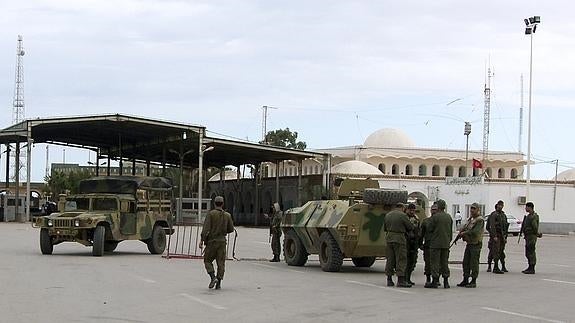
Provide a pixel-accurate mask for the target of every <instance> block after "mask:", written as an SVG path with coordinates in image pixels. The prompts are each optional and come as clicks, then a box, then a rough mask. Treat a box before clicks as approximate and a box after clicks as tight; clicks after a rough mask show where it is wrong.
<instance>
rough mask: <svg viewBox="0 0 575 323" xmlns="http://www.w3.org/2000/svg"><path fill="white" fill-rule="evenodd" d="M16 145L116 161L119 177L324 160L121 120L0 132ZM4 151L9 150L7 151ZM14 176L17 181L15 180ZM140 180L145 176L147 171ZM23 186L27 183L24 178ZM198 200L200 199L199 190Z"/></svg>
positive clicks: (35, 123)
mask: <svg viewBox="0 0 575 323" xmlns="http://www.w3.org/2000/svg"><path fill="white" fill-rule="evenodd" d="M22 143H26V144H27V149H28V154H27V156H28V157H29V156H30V155H31V154H30V148H31V146H32V144H33V143H48V144H57V145H65V146H71V147H77V148H84V149H89V150H92V151H95V152H96V154H97V158H98V159H101V158H108V159H109V160H110V159H112V160H117V161H118V162H119V163H120V172H121V171H122V169H123V167H122V163H123V162H126V161H128V162H132V163H136V162H142V163H146V164H147V165H150V164H158V165H164V166H179V167H182V168H183V167H186V168H199V169H200V172H199V173H200V174H201V173H202V172H201V170H203V164H207V165H209V166H213V167H220V168H221V167H224V166H227V165H236V166H239V165H244V164H254V165H258V164H260V163H262V162H274V163H278V162H280V161H283V160H293V161H297V162H300V163H301V161H302V160H304V159H307V158H316V159H320V160H326V157H327V156H328V155H327V154H324V153H316V152H310V151H302V150H295V149H289V148H281V147H275V146H268V145H260V144H255V143H250V142H243V141H236V140H228V139H221V138H215V137H209V136H206V128H205V127H203V126H197V125H188V124H183V123H175V122H169V121H161V120H155V119H146V118H141V117H135V116H127V115H121V114H109V115H92V116H77V117H55V118H43V119H40V118H38V119H29V120H24V121H22V122H20V123H17V124H15V125H12V126H10V127H8V128H5V129H3V130H1V131H0V144H5V145H7V146H8V145H11V144H15V149H16V154H17V155H18V154H19V150H20V148H21V144H22ZM10 149H14V148H10V146H8V150H10ZM208 151H209V153H206V152H208ZM30 163H31V161H30V158H28V160H27V165H28V167H27V169H30ZM109 165H110V163H108V167H109ZM8 169H9V168H8V167H7V170H6V179H7V180H6V182H7V183H8V179H9V170H8ZM17 169H18V168H17ZM132 169H134V168H132ZM15 175H17V176H16V178H17V181H18V177H19V176H18V174H15ZM120 175H123V174H121V173H120ZM132 175H133V174H132ZM146 175H150V174H149V167H148V174H146ZM200 176H201V175H200ZM27 182H28V183H29V182H30V174H29V173H28V179H27ZM200 182H201V178H200ZM17 184H18V183H17ZM28 186H29V184H28ZM27 191H28V195H29V190H27ZM198 195H199V197H200V198H201V190H200V191H199V193H198Z"/></svg>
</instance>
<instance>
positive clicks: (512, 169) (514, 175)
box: [511, 168, 517, 178]
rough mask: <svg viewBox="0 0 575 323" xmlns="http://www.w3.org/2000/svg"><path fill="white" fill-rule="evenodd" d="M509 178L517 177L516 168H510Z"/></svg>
mask: <svg viewBox="0 0 575 323" xmlns="http://www.w3.org/2000/svg"><path fill="white" fill-rule="evenodd" d="M511 178H517V168H511Z"/></svg>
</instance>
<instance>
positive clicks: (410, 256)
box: [405, 203, 419, 286]
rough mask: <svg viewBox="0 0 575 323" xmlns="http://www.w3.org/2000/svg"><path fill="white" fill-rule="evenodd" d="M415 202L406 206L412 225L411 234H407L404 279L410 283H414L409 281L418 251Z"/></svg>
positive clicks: (417, 219)
mask: <svg viewBox="0 0 575 323" xmlns="http://www.w3.org/2000/svg"><path fill="white" fill-rule="evenodd" d="M415 209H416V207H415V204H413V203H410V204H409V205H408V206H407V209H406V214H407V217H408V219H409V222H411V224H412V225H413V231H411V232H412V233H411V234H409V233H408V234H407V265H406V268H405V281H406V282H407V283H408V284H410V285H412V286H413V285H415V283H414V282H412V281H411V273H413V271H414V270H415V265H416V264H417V253H418V251H419V218H418V217H417V216H416V215H415Z"/></svg>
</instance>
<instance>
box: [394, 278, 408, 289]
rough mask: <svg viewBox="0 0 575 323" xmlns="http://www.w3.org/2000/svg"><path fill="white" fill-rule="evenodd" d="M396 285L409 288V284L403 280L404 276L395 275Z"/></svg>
mask: <svg viewBox="0 0 575 323" xmlns="http://www.w3.org/2000/svg"><path fill="white" fill-rule="evenodd" d="M397 287H403V288H410V287H411V285H410V284H409V283H408V282H407V281H405V277H404V276H398V277H397Z"/></svg>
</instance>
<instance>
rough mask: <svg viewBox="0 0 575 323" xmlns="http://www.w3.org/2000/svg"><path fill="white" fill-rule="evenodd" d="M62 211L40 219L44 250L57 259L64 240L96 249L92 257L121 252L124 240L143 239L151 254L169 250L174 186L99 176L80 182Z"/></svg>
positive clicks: (151, 180)
mask: <svg viewBox="0 0 575 323" xmlns="http://www.w3.org/2000/svg"><path fill="white" fill-rule="evenodd" d="M79 191H80V193H79V194H76V195H71V196H67V197H66V200H65V201H63V204H64V205H63V207H61V208H60V212H56V213H52V214H50V215H47V216H43V217H40V218H38V219H36V222H35V226H36V227H39V228H40V250H41V251H42V253H43V254H45V255H46V254H52V251H53V248H54V245H57V244H60V243H62V242H65V241H71V242H78V243H81V244H83V245H85V246H91V247H92V255H93V256H102V255H103V254H104V252H105V251H108V252H111V251H114V249H116V247H117V246H118V243H119V242H121V241H123V240H140V241H142V242H144V243H146V244H147V245H148V250H149V251H150V253H152V254H161V253H163V252H164V250H165V248H166V234H171V233H172V229H171V221H172V212H171V203H170V200H171V197H172V184H171V182H170V180H168V179H166V178H163V177H132V176H115V177H94V178H90V179H87V180H83V181H81V182H80V189H79Z"/></svg>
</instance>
